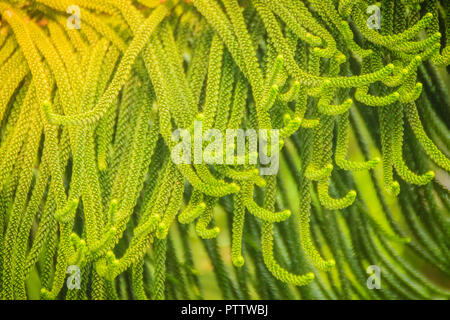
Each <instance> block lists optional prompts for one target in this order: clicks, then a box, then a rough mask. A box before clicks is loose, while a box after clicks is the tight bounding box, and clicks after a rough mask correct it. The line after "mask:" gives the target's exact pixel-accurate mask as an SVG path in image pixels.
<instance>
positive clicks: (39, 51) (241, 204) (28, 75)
mask: <svg viewBox="0 0 450 320" xmlns="http://www.w3.org/2000/svg"><path fill="white" fill-rule="evenodd" d="M373 4H376V5H378V6H379V7H380V8H381V26H380V29H379V30H377V29H371V28H369V27H368V25H367V23H366V21H367V19H368V18H369V15H368V14H367V13H366V9H367V7H368V6H370V5H373ZM71 5H76V6H79V7H80V8H81V17H80V18H81V20H80V21H81V28H80V29H69V28H68V27H67V25H66V21H67V19H68V14H67V13H66V10H67V8H68V7H69V6H71ZM448 14H449V1H445V0H443V1H437V0H429V1H428V0H426V1H420V0H419V1H418V0H410V1H407V0H405V1H397V0H382V1H381V2H378V3H375V2H374V1H368V0H189V1H188V0H186V1H182V0H168V1H157V0H145V1H144V0H139V1H131V0H96V1H87V0H34V1H25V0H23V1H22V0H9V1H7V0H2V1H0V15H1V29H0V86H1V89H0V90H1V91H0V298H2V299H26V298H30V297H33V296H31V293H30V292H31V291H32V290H31V289H30V287H32V286H31V285H30V286H26V284H27V283H29V282H30V281H31V280H30V275H33V277H34V278H37V280H34V282H33V285H34V286H39V289H40V297H41V298H45V299H56V298H66V299H91V298H92V299H118V298H120V299H127V298H135V299H148V298H151V299H164V298H171V299H175V298H202V297H204V291H203V289H202V285H201V281H200V280H199V279H200V278H201V277H199V275H198V267H196V265H197V266H198V264H199V261H196V259H195V258H196V254H195V252H194V254H193V253H192V251H191V248H192V246H193V245H192V243H191V242H192V241H191V239H192V237H191V235H192V234H193V233H194V232H195V233H196V235H197V236H198V237H199V238H201V239H204V241H203V244H204V247H205V249H206V252H207V254H208V256H209V259H210V261H211V263H212V266H213V267H214V273H215V275H216V280H217V283H218V286H219V289H220V292H221V294H222V296H223V297H224V298H254V297H259V298H296V297H302V298H308V299H319V298H320V299H322V298H330V299H333V298H374V299H375V298H388V299H396V298H411V299H415V298H435V297H447V298H448V297H450V293H449V291H447V290H445V289H442V287H445V285H444V286H440V285H437V284H436V283H434V282H432V281H431V280H429V279H428V277H427V276H426V275H425V274H424V273H423V270H422V269H421V268H420V267H417V265H422V264H423V263H425V264H426V265H427V266H433V267H434V268H435V269H436V270H438V271H437V273H439V274H440V275H441V278H442V279H448V277H449V275H450V242H449V240H450V226H449V215H448V212H449V209H450V208H449V205H450V201H449V198H448V195H449V191H448V172H450V160H449V158H448V156H446V154H445V153H447V155H448V152H449V146H450V135H449V130H448V119H449V118H450V116H449V115H450V110H449V97H448V91H447V90H448V89H447V86H446V83H445V80H444V79H445V77H446V74H445V73H446V71H445V67H447V68H448V65H449V63H450V50H449V43H448V41H449V40H448V36H449V31H448V25H449V23H450V22H449V19H448ZM447 70H448V69H447ZM197 120H202V123H203V130H207V129H210V128H217V129H219V130H221V131H223V132H225V130H226V129H237V128H242V129H250V128H253V129H280V133H281V134H280V139H281V141H280V150H281V154H282V157H281V169H280V173H279V174H278V175H273V176H260V173H259V168H260V165H259V164H258V165H249V164H244V165H241V164H237V162H236V164H235V165H228V164H227V165H225V164H223V165H210V166H209V165H206V164H192V165H189V164H178V165H177V164H174V163H173V162H172V160H171V157H170V153H171V150H172V149H173V148H174V147H175V145H176V143H175V142H174V141H173V140H172V132H173V131H174V130H175V129H188V130H190V131H191V132H192V131H193V130H194V128H193V127H194V121H197ZM354 150H356V151H354ZM192 152H194V151H192ZM357 158H358V159H357ZM236 160H238V159H236ZM361 172H368V173H364V174H365V175H364V177H365V178H364V179H365V180H364V181H365V182H363V183H361V180H360V179H361V177H362V173H361ZM435 172H436V174H435ZM436 175H437V176H436ZM358 177H359V178H358ZM358 179H359V180H358ZM446 179H447V180H446ZM358 181H359V182H358ZM442 181H447V182H442ZM445 183H447V186H445ZM419 186H420V187H419ZM292 188H294V189H293V190H291V189H292ZM295 188H296V189H295ZM366 190H372V191H370V192H371V193H370V192H369V193H367V191H366ZM365 193H366V194H365ZM364 194H365V196H363V195H364ZM292 195H294V196H293V197H292ZM396 197H397V198H396ZM373 208H378V209H373ZM218 209H223V210H225V212H226V215H227V219H228V222H229V224H228V232H227V228H226V227H225V228H223V227H222V228H219V227H218V225H216V219H215V218H216V215H217V212H218V211H220V210H218ZM399 220H400V221H399ZM185 225H186V226H185ZM191 225H193V226H194V227H192V228H191V227H190V226H191ZM220 233H225V234H227V235H228V236H229V237H230V239H231V246H230V247H231V248H230V254H229V260H230V261H231V263H232V264H233V265H234V268H232V270H233V273H234V274H235V276H236V277H235V279H234V278H233V277H232V276H230V274H229V272H230V270H229V269H228V267H227V264H226V263H225V262H224V261H223V260H222V254H221V252H220V251H219V247H218V242H217V240H216V237H217V236H218V235H219V234H220ZM174 237H176V240H177V241H176V243H175V241H174V239H173V238H174ZM402 250H407V253H408V254H403V253H402V252H403V251H402ZM180 252H181V253H182V257H179V255H180ZM405 252H406V251H405ZM406 256H408V258H406ZM371 264H376V265H380V266H381V267H382V270H383V277H385V278H383V279H385V280H383V286H384V287H383V288H384V289H383V291H377V290H368V289H367V287H366V277H367V275H366V268H367V266H368V265H371ZM71 265H75V266H78V267H79V268H80V270H81V288H80V289H79V290H70V288H69V289H68V288H66V285H65V281H66V279H67V276H68V275H67V274H66V272H67V270H68V267H69V266H71ZM128 275H129V276H128ZM279 280H280V281H279ZM289 285H296V286H303V287H301V288H295V287H294V286H289ZM250 287H252V289H250ZM130 288H131V289H130ZM30 290H31V291H30ZM251 292H253V293H251ZM130 293H131V295H130ZM206 297H208V295H206Z"/></svg>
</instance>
